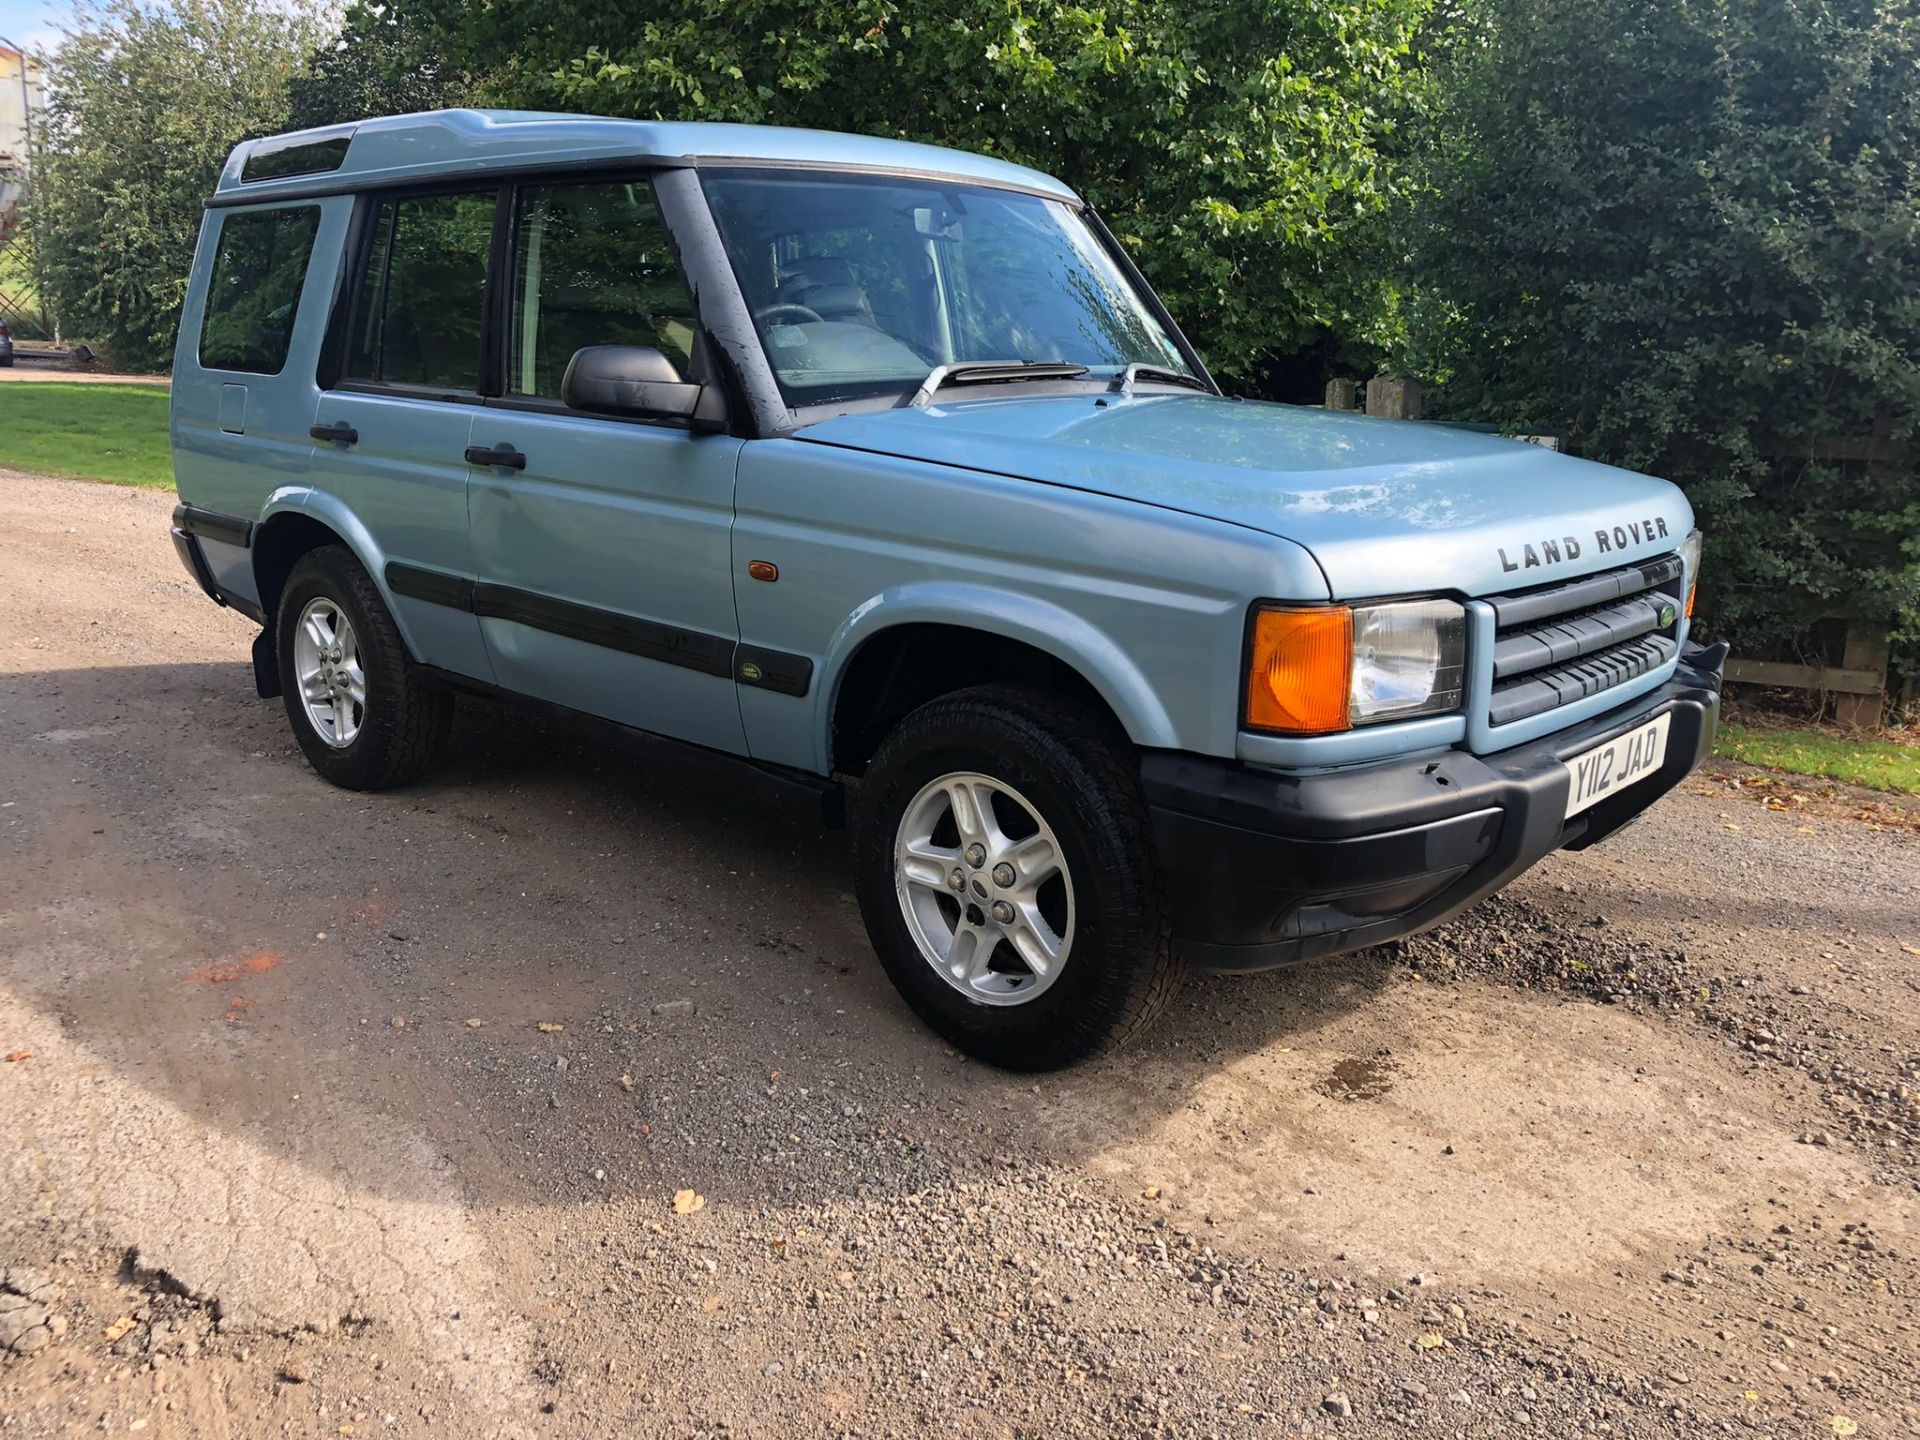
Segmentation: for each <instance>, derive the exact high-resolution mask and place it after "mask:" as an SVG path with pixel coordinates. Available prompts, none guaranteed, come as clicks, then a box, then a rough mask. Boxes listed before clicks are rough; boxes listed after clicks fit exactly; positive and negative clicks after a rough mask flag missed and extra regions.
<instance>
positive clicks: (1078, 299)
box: [702, 170, 1191, 407]
mask: <svg viewBox="0 0 1920 1440" xmlns="http://www.w3.org/2000/svg"><path fill="white" fill-rule="evenodd" d="M702 184H703V185H704V186H705V188H706V192H707V196H708V200H709V203H710V204H711V205H712V207H713V212H714V217H715V219H716V220H717V221H718V222H719V226H720V233H721V236H722V238H723V240H724V242H725V244H726V248H727V254H728V257H729V258H730V259H731V261H732V263H733V268H734V272H735V274H736V275H737V276H738V278H739V282H740V287H741V289H742V291H743V292H744V293H745V295H746V300H747V305H748V307H749V308H750V309H751V310H752V312H753V316H754V322H755V324H756V325H757V326H758V327H759V330H760V337H761V340H762V342H763V343H764V344H765V346H766V351H767V356H768V358H769V360H770V361H771V362H772V365H773V370H774V374H775V376H776V377H777V378H778V380H779V382H780V387H781V390H782V392H783V393H784V394H785V396H786V399H787V403H788V404H790V405H793V406H796V407H798V406H801V405H806V404H814V403H822V402H826V401H830V400H839V399H846V398H853V397H859V396H864V395H876V394H885V393H888V392H891V391H896V390H897V391H901V392H902V393H906V392H911V391H912V390H913V389H915V388H917V387H918V386H919V384H920V382H921V381H922V380H924V379H925V378H926V376H927V373H928V371H929V370H931V369H932V368H933V367H935V366H937V365H952V364H958V363H964V362H969V361H1009V360H1011V361H1059V362H1066V363H1070V364H1078V365H1085V366H1087V367H1088V368H1089V370H1090V371H1093V372H1096V373H1099V374H1111V373H1113V372H1115V371H1118V370H1120V369H1122V368H1124V367H1125V366H1127V365H1129V364H1133V363H1136V362H1137V363H1140V364H1145V365H1154V366H1160V367H1162V368H1165V369H1170V370H1175V371H1178V372H1180V373H1182V374H1188V373H1191V367H1190V366H1189V365H1188V364H1187V362H1186V359H1185V358H1184V357H1183V356H1182V354H1181V353H1180V349H1179V347H1178V346H1177V345H1176V344H1175V343H1174V342H1173V339H1172V337H1171V336H1170V335H1169V334H1168V333H1167V329H1166V327H1165V326H1163V325H1162V324H1161V323H1160V321H1159V320H1158V319H1157V318H1156V317H1155V315H1154V313H1153V309H1152V307H1151V306H1150V304H1149V303H1148V301H1147V299H1146V297H1145V296H1144V295H1143V294H1141V293H1140V291H1139V289H1138V288H1137V287H1136V286H1135V285H1134V284H1133V282H1132V281H1131V280H1130V279H1129V278H1128V276H1127V274H1126V272H1125V271H1124V270H1123V269H1122V268H1121V265H1120V263H1119V262H1118V261H1117V260H1116V259H1115V257H1114V256H1113V255H1112V254H1111V253H1110V252H1109V251H1108V250H1107V248H1106V246H1105V245H1104V244H1103V243H1102V242H1101V239H1100V236H1099V235H1098V234H1097V233H1096V232H1095V231H1094V229H1093V228H1092V227H1091V226H1090V225H1089V224H1088V223H1087V221H1086V219H1085V218H1084V217H1083V216H1082V215H1081V214H1080V213H1079V212H1078V211H1077V210H1076V209H1074V207H1072V206H1070V205H1066V204H1063V203H1062V202H1060V201H1058V200H1052V199H1048V198H1046V197H1043V196H1038V195H1029V194H1024V193H1021V192H1018V191H1011V190H998V189H992V188H989V187H986V186H972V185H964V184H955V183H950V182H945V181H935V180H913V179H896V178H892V177H883V176H847V175H838V174H823V173H810V172H791V171H734V170H710V171H708V172H706V173H705V174H704V175H703V176H702Z"/></svg>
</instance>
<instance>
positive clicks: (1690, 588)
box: [1680, 530, 1701, 620]
mask: <svg viewBox="0 0 1920 1440" xmlns="http://www.w3.org/2000/svg"><path fill="white" fill-rule="evenodd" d="M1700 548H1701V540H1700V532H1699V531H1698V530H1696V531H1694V532H1693V533H1692V534H1691V535H1689V536H1687V538H1686V540H1685V541H1683V542H1682V543H1681V546H1680V561H1681V563H1682V564H1683V565H1685V566H1686V567H1687V571H1686V581H1687V618H1688V619H1689V620H1691V619H1692V618H1693V597H1694V596H1695V595H1698V594H1699V593H1700Z"/></svg>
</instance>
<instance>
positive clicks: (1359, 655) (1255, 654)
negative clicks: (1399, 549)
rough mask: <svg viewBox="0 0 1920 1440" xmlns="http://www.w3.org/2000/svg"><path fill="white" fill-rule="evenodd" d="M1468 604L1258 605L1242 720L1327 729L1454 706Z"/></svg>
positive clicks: (1297, 729) (1298, 730) (1300, 731)
mask: <svg viewBox="0 0 1920 1440" xmlns="http://www.w3.org/2000/svg"><path fill="white" fill-rule="evenodd" d="M1466 647H1467V621H1466V612H1465V611H1464V610H1462V609H1461V608H1460V606H1458V605H1456V604H1455V603H1454V602H1453V601H1451V600H1402V601H1394V602H1391V603H1389V604H1383V605H1360V606H1346V605H1315V606H1310V607H1301V608H1297V609H1295V608H1289V607H1283V606H1277V605H1276V606H1263V607H1261V608H1260V609H1258V610H1256V611H1255V612H1254V616H1253V632H1252V637H1251V642H1250V643H1249V645H1248V647H1247V704H1246V723H1247V724H1248V725H1249V726H1250V727H1252V728H1253V729H1256V730H1280V731H1287V732H1290V733H1292V734H1296V735H1313V734H1327V733H1330V732H1332V731H1337V730H1346V729H1349V728H1351V727H1352V726H1355V725H1370V724H1374V723H1376V722H1379V721H1382V720H1404V719H1406V718H1408V717H1410V716H1414V715H1431V714H1434V713H1436V712H1438V711H1442V710H1453V709H1457V708H1458V707H1459V705H1460V700H1461V690H1462V685H1463V683H1464V676H1465V673H1466Z"/></svg>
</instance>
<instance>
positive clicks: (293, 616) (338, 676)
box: [275, 545, 453, 790]
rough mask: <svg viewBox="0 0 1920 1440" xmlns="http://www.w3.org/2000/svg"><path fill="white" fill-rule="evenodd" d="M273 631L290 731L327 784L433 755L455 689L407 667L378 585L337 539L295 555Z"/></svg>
mask: <svg viewBox="0 0 1920 1440" xmlns="http://www.w3.org/2000/svg"><path fill="white" fill-rule="evenodd" d="M275 640H276V643H277V648H278V659H279V664H280V693H281V695H282V696H283V697H285V700H286V706H287V718H288V719H289V720H290V721H292V722H293V734H294V738H295V739H296V740H298V741H299V742H300V749H301V751H302V752H303V753H304V754H305V755H306V757H307V761H308V763H309V764H311V765H312V766H313V768H314V769H315V770H318V771H319V772H320V773H321V774H322V775H323V776H325V777H326V778H327V779H329V780H331V781H332V782H333V783H334V784H336V785H341V786H345V787H346V788H347V789H349V790H384V789H386V788H387V787H388V786H390V785H403V784H405V783H406V782H407V781H409V780H412V779H415V778H417V777H418V776H419V775H420V774H421V773H422V772H423V771H425V770H426V768H427V767H428V766H429V765H431V764H432V763H433V761H434V759H435V757H436V756H438V755H439V753H440V749H441V747H442V746H443V745H444V744H445V743H446V739H447V732H448V730H449V729H450V728H451V726H452V723H453V697H452V695H450V694H449V693H448V692H447V691H446V690H444V689H442V688H441V687H439V686H435V685H432V684H429V683H428V682H427V681H425V680H423V679H422V678H421V677H420V676H419V675H418V674H416V673H415V671H414V668H413V661H412V659H411V658H410V657H409V656H408V654H407V647H406V644H405V642H404V641H402V640H401V638H400V631H399V628H398V627H397V626H396V625H395V624H394V623H393V616H392V614H391V613H390V612H389V611H388V609H387V604H386V601H385V600H383V599H382V598H381V596H380V590H379V587H378V586H376V585H375V584H374V583H373V580H372V577H370V576H369V575H368V574H367V572H366V571H365V570H364V569H362V568H361V565H360V562H359V561H358V560H356V559H354V557H353V552H352V551H350V550H348V549H347V548H346V547H345V546H344V545H325V546H322V547H320V548H319V549H317V550H311V551H309V552H307V554H305V555H303V556H301V557H300V559H299V561H298V562H297V563H296V564H295V565H294V567H293V573H292V574H291V575H289V576H288V577H287V583H286V588H285V589H283V590H282V591H281V592H280V613H279V616H278V617H277V622H276V628H275Z"/></svg>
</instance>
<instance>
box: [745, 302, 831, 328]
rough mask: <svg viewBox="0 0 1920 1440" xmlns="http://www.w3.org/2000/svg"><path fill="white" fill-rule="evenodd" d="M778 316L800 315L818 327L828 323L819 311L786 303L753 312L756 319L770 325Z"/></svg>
mask: <svg viewBox="0 0 1920 1440" xmlns="http://www.w3.org/2000/svg"><path fill="white" fill-rule="evenodd" d="M776 315H798V316H799V317H800V318H801V319H802V320H811V321H812V322H813V323H814V324H816V325H822V324H825V323H826V317H825V316H823V315H822V314H820V312H819V311H817V310H809V309H808V308H807V307H806V306H804V305H795V304H792V303H791V302H786V301H783V302H782V303H780V304H778V305H768V306H766V307H765V308H764V309H760V310H756V311H754V312H753V318H754V319H756V320H764V321H766V322H767V323H768V324H769V325H771V324H773V323H774V318H773V317H774V316H776Z"/></svg>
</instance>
